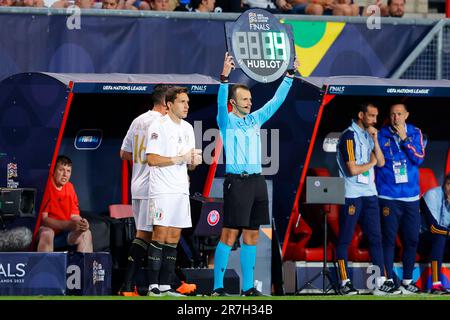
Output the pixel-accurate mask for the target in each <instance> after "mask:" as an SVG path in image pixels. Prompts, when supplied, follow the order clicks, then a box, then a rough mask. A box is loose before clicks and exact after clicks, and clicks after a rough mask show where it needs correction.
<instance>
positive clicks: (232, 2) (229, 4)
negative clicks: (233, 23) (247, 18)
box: [216, 0, 244, 12]
mask: <svg viewBox="0 0 450 320" xmlns="http://www.w3.org/2000/svg"><path fill="white" fill-rule="evenodd" d="M216 7H220V8H222V10H223V12H242V11H244V7H243V3H242V0H216Z"/></svg>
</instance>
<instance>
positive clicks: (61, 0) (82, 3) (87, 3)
mask: <svg viewBox="0 0 450 320" xmlns="http://www.w3.org/2000/svg"><path fill="white" fill-rule="evenodd" d="M72 5H75V6H77V7H79V8H80V9H91V8H92V7H93V6H94V0H75V1H73V0H72V1H71V0H58V1H56V2H55V3H53V4H52V6H51V7H52V8H68V7H70V6H72Z"/></svg>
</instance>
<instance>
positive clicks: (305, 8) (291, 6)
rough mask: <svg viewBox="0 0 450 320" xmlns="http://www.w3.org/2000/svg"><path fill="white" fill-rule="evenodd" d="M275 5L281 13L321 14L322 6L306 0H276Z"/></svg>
mask: <svg viewBox="0 0 450 320" xmlns="http://www.w3.org/2000/svg"><path fill="white" fill-rule="evenodd" d="M277 6H278V8H279V9H280V10H282V11H283V13H294V14H312V15H322V14H323V10H324V9H323V7H322V5H320V4H319V3H308V0H277Z"/></svg>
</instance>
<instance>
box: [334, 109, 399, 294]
mask: <svg viewBox="0 0 450 320" xmlns="http://www.w3.org/2000/svg"><path fill="white" fill-rule="evenodd" d="M377 116H378V108H377V107H376V106H375V105H374V104H372V103H368V102H364V103H361V104H360V105H359V110H358V113H357V116H356V119H355V120H353V121H352V124H351V126H350V127H348V128H347V129H346V130H345V131H344V132H343V133H342V136H341V138H340V139H339V143H338V150H337V151H338V152H337V163H338V167H339V175H340V176H341V177H344V180H345V205H344V206H342V207H341V212H340V214H339V238H338V242H337V247H336V257H337V261H338V265H339V271H340V272H339V273H340V277H341V289H340V291H341V294H344V295H355V294H358V293H359V292H358V290H356V289H355V288H354V287H353V284H352V282H351V280H350V279H349V277H348V273H347V252H348V246H349V244H350V241H351V240H352V237H353V234H354V232H355V226H356V223H358V222H359V224H360V225H361V228H362V230H363V231H364V233H365V234H366V235H367V238H368V240H369V249H370V257H371V259H372V263H373V264H374V265H375V266H378V268H379V273H380V274H383V273H384V259H383V247H382V242H381V226H380V210H379V207H378V197H377V195H378V193H377V189H376V187H375V177H374V169H373V168H374V167H375V166H377V167H382V166H384V162H385V161H384V156H383V153H382V152H381V149H380V145H379V143H378V130H377V129H376V128H375V127H374V126H375V124H376V123H377ZM400 293H401V292H400V290H396V289H395V287H394V283H393V282H386V278H384V276H380V277H378V278H377V284H376V287H375V290H374V291H373V294H375V295H392V294H400Z"/></svg>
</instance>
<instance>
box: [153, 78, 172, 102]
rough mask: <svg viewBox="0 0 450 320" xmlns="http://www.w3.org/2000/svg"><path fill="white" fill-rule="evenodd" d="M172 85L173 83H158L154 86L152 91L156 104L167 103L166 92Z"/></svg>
mask: <svg viewBox="0 0 450 320" xmlns="http://www.w3.org/2000/svg"><path fill="white" fill-rule="evenodd" d="M170 87H171V85H167V84H161V83H160V84H157V85H156V86H155V87H154V88H153V92H152V103H153V105H156V104H166V92H167V90H168V89H169V88H170Z"/></svg>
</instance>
